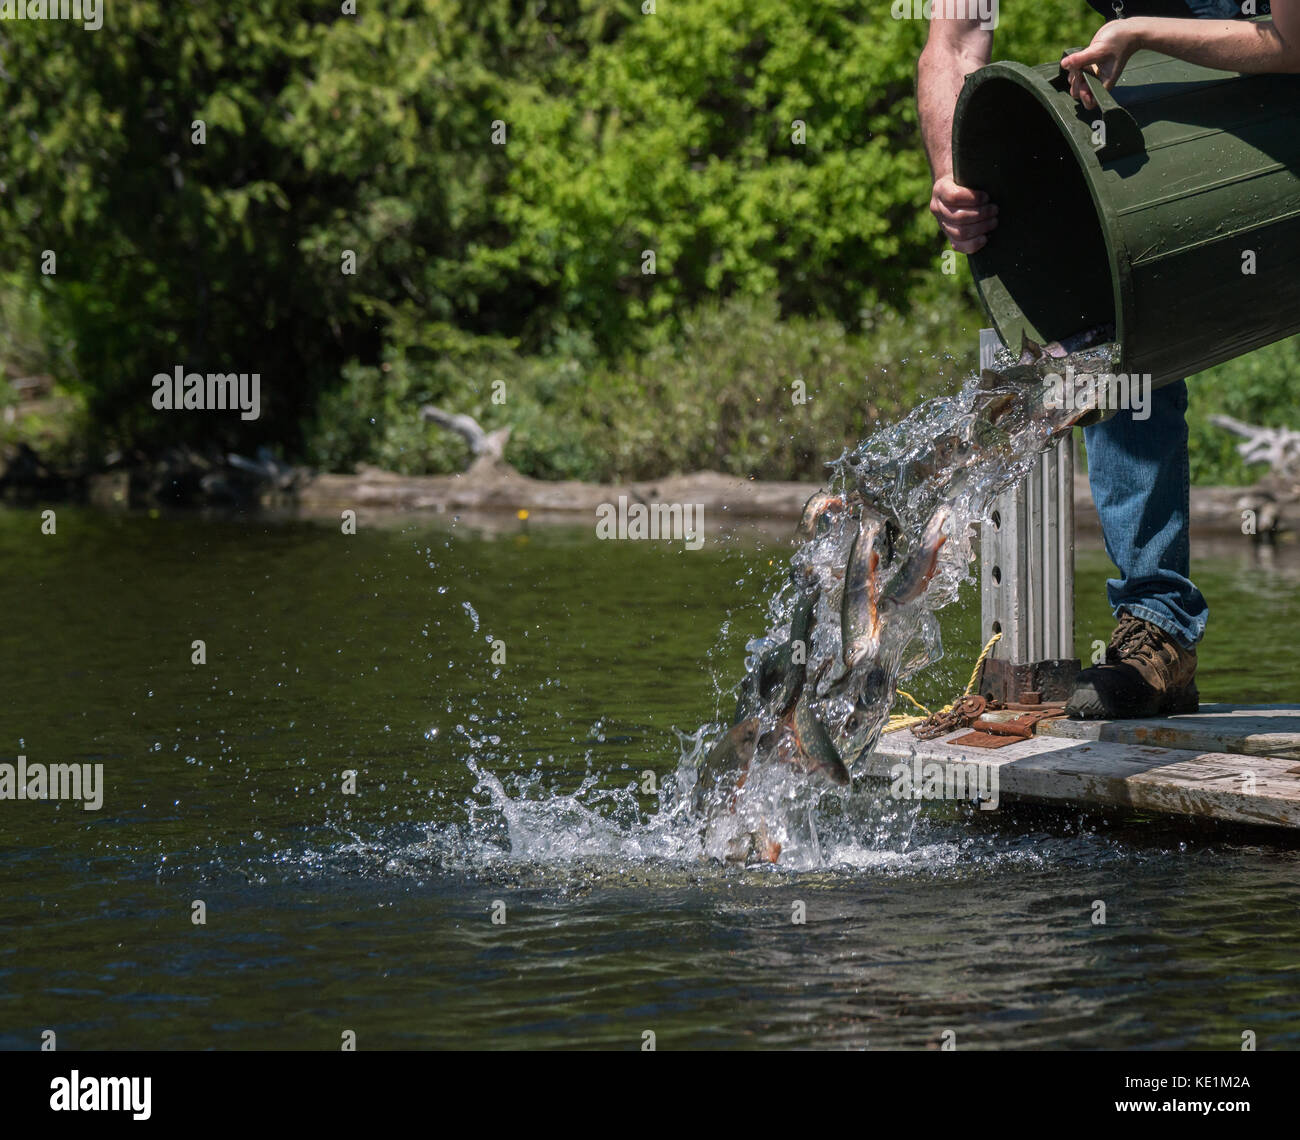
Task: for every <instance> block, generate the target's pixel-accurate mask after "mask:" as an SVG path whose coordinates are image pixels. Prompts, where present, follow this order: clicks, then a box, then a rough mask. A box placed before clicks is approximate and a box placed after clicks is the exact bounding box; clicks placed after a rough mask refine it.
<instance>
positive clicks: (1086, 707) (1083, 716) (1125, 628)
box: [1065, 611, 1199, 720]
mask: <svg viewBox="0 0 1300 1140" xmlns="http://www.w3.org/2000/svg"><path fill="white" fill-rule="evenodd" d="M1195 677H1196V650H1195V649H1184V648H1183V647H1182V646H1181V645H1179V644H1178V642H1177V641H1175V640H1174V639H1173V638H1172V637H1170V636H1169V634H1167V633H1165V631H1164V630H1163V629H1161V628H1160V627H1159V626H1155V625H1152V624H1151V623H1150V622H1149V621H1143V620H1142V619H1141V618H1138V617H1134V616H1133V615H1132V614H1131V613H1129V612H1128V611H1124V612H1123V613H1121V614H1120V617H1119V624H1118V625H1117V626H1116V627H1115V632H1114V633H1112V634H1111V635H1110V645H1108V646H1107V647H1106V661H1105V663H1104V664H1101V665H1094V666H1092V668H1090V669H1085V670H1083V672H1082V673H1080V674H1079V675H1078V676H1077V677H1076V678H1075V679H1074V691H1073V692H1072V693H1071V694H1070V699H1069V700H1068V701H1067V702H1066V705H1065V711H1066V713H1067V714H1068V715H1070V716H1072V717H1074V718H1075V719H1077V720H1127V719H1132V718H1134V717H1143V716H1169V715H1171V714H1172V713H1193V712H1195V711H1196V710H1197V708H1198V707H1199V703H1198V702H1199V696H1198V694H1197V692H1196V680H1195Z"/></svg>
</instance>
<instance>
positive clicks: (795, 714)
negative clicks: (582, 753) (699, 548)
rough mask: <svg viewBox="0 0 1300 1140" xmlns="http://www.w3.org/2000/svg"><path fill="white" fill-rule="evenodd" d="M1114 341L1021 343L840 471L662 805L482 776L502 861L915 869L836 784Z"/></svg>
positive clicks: (889, 811) (874, 812)
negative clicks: (735, 683)
mask: <svg viewBox="0 0 1300 1140" xmlns="http://www.w3.org/2000/svg"><path fill="white" fill-rule="evenodd" d="M1110 335H1111V332H1110V330H1109V329H1105V330H1091V331H1089V332H1087V333H1083V334H1080V335H1079V336H1077V337H1074V338H1070V340H1069V341H1067V342H1066V343H1065V344H1059V343H1058V344H1053V345H1049V346H1048V347H1047V348H1046V349H1042V348H1040V347H1039V346H1037V345H1033V344H1030V343H1028V342H1027V343H1026V346H1025V348H1024V350H1023V352H1022V354H1021V356H1020V357H1019V358H1018V359H1016V360H1013V359H1012V358H1011V357H1010V356H1009V354H1004V356H1003V357H1002V358H1001V359H1000V360H999V361H998V364H999V367H998V368H996V369H989V370H985V371H984V372H982V373H981V374H980V375H978V376H972V377H971V378H970V379H969V380H968V381H967V382H966V384H965V385H964V386H963V387H962V389H961V391H960V392H958V393H957V394H956V395H954V396H949V397H943V398H938V399H933V400H929V401H926V402H925V403H923V404H921V405H920V406H919V407H917V408H916V409H915V410H913V411H912V412H911V413H910V414H909V415H908V416H907V417H906V418H904V419H903V420H902V421H900V422H899V423H897V424H895V425H893V426H891V427H887V428H884V429H882V430H881V431H879V432H877V433H876V434H875V435H873V436H872V437H871V438H870V439H868V440H867V441H865V442H863V443H862V444H860V445H859V446H858V447H857V448H855V449H854V450H853V451H851V452H848V453H846V454H845V455H843V456H842V457H841V458H840V459H839V460H837V461H836V462H835V463H834V464H833V465H831V466H832V478H831V483H830V487H829V490H828V491H826V492H824V493H822V494H820V495H817V496H814V498H813V499H812V500H811V501H810V503H809V506H808V508H807V509H806V511H805V515H804V519H803V520H802V522H801V525H800V529H801V532H802V534H803V536H804V539H805V541H804V542H803V543H802V544H801V545H800V546H799V547H798V549H797V550H796V551H795V553H794V555H793V557H792V558H791V561H790V573H789V576H788V578H787V580H786V581H785V583H784V584H783V585H782V586H781V587H780V588H779V589H778V590H777V591H776V592H775V593H774V594H773V596H772V597H771V598H770V599H769V602H768V607H767V610H768V628H767V629H766V631H765V632H764V633H763V634H762V635H761V636H759V637H756V638H754V639H752V640H751V641H749V642H748V643H747V645H746V647H745V650H746V657H745V670H746V672H745V677H744V679H743V680H742V681H741V683H740V685H739V687H738V700H737V708H736V714H735V718H734V721H733V724H732V725H731V726H730V727H727V726H725V725H721V724H708V725H704V726H701V727H700V728H699V729H697V730H696V732H694V733H692V734H687V735H683V736H682V737H681V743H682V751H681V756H680V758H679V762H678V765H677V768H676V770H675V772H674V773H673V775H672V778H671V779H669V780H667V781H665V783H664V786H663V787H662V788H661V789H660V792H659V803H658V808H657V810H656V811H654V812H652V813H648V814H646V813H643V811H642V808H641V805H640V802H639V800H638V799H637V797H636V795H635V789H634V788H629V789H625V790H618V791H610V790H608V789H602V788H600V787H599V786H598V784H597V783H596V781H595V780H594V778H592V777H589V778H588V779H587V780H584V781H583V783H582V785H581V786H580V787H579V788H578V789H577V790H576V791H573V792H571V793H567V794H559V793H556V792H550V793H547V794H544V795H534V794H532V793H534V792H536V790H537V789H536V787H530V788H517V789H516V790H515V793H514V794H511V793H509V792H507V790H506V788H505V786H504V785H503V784H502V783H501V781H500V780H498V779H497V778H496V777H495V776H494V775H492V774H491V773H488V772H486V771H483V770H481V769H479V768H478V767H473V771H474V772H475V774H476V776H477V778H478V787H477V788H476V791H478V792H480V793H482V794H484V795H486V796H487V799H488V804H489V807H490V810H491V811H493V812H494V813H496V814H497V815H498V816H499V817H500V819H501V820H502V821H503V823H504V831H505V834H506V835H507V836H508V843H509V850H510V853H511V855H512V856H513V857H515V858H523V859H528V858H537V859H547V860H555V859H560V860H568V859H575V858H589V857H603V856H617V857H619V858H624V859H628V858H630V859H633V860H641V859H650V860H656V859H657V860H667V861H683V860H687V861H689V860H692V859H694V860H698V859H701V858H704V859H709V860H716V861H721V862H729V863H753V862H767V863H775V862H777V860H778V859H779V860H780V863H781V865H782V867H784V868H786V869H790V870H800V869H811V868H817V867H825V866H835V865H845V864H847V865H854V864H857V865H866V864H867V863H870V862H873V861H879V860H882V859H883V860H889V859H900V858H902V859H906V858H909V857H910V854H909V845H910V843H911V835H912V832H913V830H914V828H915V826H916V820H917V812H916V808H915V807H914V806H912V805H908V806H907V807H903V806H901V805H899V804H896V803H893V802H892V801H876V800H874V799H873V798H871V797H868V796H852V795H850V794H848V792H847V790H845V787H844V786H847V785H849V783H850V777H851V773H852V771H853V770H854V769H855V768H856V769H858V770H860V769H861V767H862V762H863V758H864V757H865V756H867V755H868V754H869V753H870V752H871V750H872V749H873V748H874V747H875V745H876V742H877V741H878V739H879V736H880V733H881V731H882V729H883V728H884V726H885V723H886V721H887V720H888V717H889V713H890V710H891V708H892V706H893V703H894V699H895V695H896V692H897V688H898V684H899V682H900V681H902V680H905V679H906V678H908V677H910V676H912V675H913V674H915V673H917V672H918V671H920V670H922V669H924V668H926V667H927V666H929V665H931V664H933V663H934V662H936V661H938V660H939V659H940V657H941V656H942V653H943V645H942V639H941V636H940V631H939V623H938V619H937V617H936V613H937V611H938V610H940V609H942V608H943V607H944V606H946V605H948V604H950V603H951V602H952V601H954V600H956V598H957V597H958V594H959V591H960V588H961V586H962V585H963V583H965V582H966V581H968V580H970V578H971V567H972V564H973V561H974V548H973V537H974V534H975V528H976V526H977V524H978V523H979V522H981V521H982V520H983V519H984V517H985V516H986V515H987V513H988V511H989V510H990V509H991V506H992V503H993V500H994V499H995V498H996V496H997V495H999V494H1001V493H1002V492H1003V491H1005V490H1007V489H1009V488H1010V487H1012V486H1014V485H1015V484H1016V483H1017V482H1018V481H1019V480H1021V479H1022V478H1023V477H1024V476H1025V475H1026V474H1028V472H1029V470H1030V469H1031V467H1032V465H1033V462H1034V460H1035V458H1036V457H1037V456H1038V455H1039V454H1040V453H1042V452H1043V451H1045V450H1047V449H1048V448H1049V447H1051V446H1052V445H1053V444H1054V443H1055V442H1056V441H1057V440H1059V439H1060V438H1062V437H1063V436H1064V435H1065V434H1066V433H1068V431H1069V430H1070V428H1071V427H1073V426H1074V425H1075V424H1076V423H1078V422H1079V421H1080V420H1081V419H1083V418H1084V417H1085V416H1087V415H1088V414H1089V413H1090V412H1092V411H1095V410H1096V409H1097V398H1098V397H1099V396H1100V394H1101V393H1102V392H1103V391H1104V388H1102V387H1090V388H1086V389H1085V390H1084V392H1085V394H1087V395H1088V396H1089V398H1090V399H1089V400H1081V399H1079V398H1078V396H1077V395H1076V394H1075V393H1071V398H1070V399H1068V400H1060V399H1059V396H1060V395H1061V394H1062V393H1061V390H1060V384H1061V381H1062V377H1063V376H1064V377H1069V376H1072V375H1077V376H1081V377H1097V376H1106V375H1109V374H1110V373H1111V371H1112V369H1113V362H1114V359H1115V355H1116V346H1115V345H1113V344H1110V343H1100V342H1104V341H1106V340H1108V338H1109V336H1110ZM1053 385H1056V387H1055V389H1053ZM1054 397H1055V398H1054ZM476 624H477V623H476ZM837 785H840V786H837ZM865 836H870V842H869V843H867V842H865V841H864V837H865Z"/></svg>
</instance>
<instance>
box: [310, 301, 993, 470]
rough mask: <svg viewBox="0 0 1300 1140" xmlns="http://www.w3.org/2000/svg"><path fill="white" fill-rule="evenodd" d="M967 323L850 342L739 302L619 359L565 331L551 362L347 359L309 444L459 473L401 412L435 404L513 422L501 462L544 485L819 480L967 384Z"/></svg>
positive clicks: (828, 328)
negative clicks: (685, 476) (695, 474)
mask: <svg viewBox="0 0 1300 1140" xmlns="http://www.w3.org/2000/svg"><path fill="white" fill-rule="evenodd" d="M964 315H965V314H964V313H963V314H961V315H959V316H958V317H953V316H952V315H951V314H950V313H949V312H947V311H946V308H945V307H940V306H937V305H933V304H931V305H922V306H918V307H917V308H916V309H914V310H913V311H912V312H911V313H910V314H908V315H907V316H906V317H903V316H900V315H899V314H897V313H894V312H893V311H892V310H887V311H883V312H881V313H880V314H879V315H878V316H877V318H876V319H875V321H874V322H873V327H872V329H871V331H870V332H868V333H858V334H850V333H847V332H846V331H845V330H844V328H843V326H842V325H840V324H839V322H838V321H836V320H834V319H833V318H820V319H808V318H802V317H791V318H787V319H785V320H782V319H780V317H779V313H778V306H777V304H776V301H775V299H773V298H766V299H757V300H755V299H750V298H735V299H733V300H732V301H730V302H727V303H725V304H720V305H717V304H710V305H706V306H704V307H703V308H701V309H700V310H699V311H697V312H696V313H694V314H692V315H690V316H689V317H688V318H687V320H686V321H685V322H684V327H683V331H682V335H681V337H680V338H679V339H678V341H677V342H676V343H675V344H673V345H664V346H662V347H658V348H655V349H653V350H651V351H650V352H648V353H646V354H642V355H636V356H633V355H631V354H629V355H628V356H626V357H625V358H623V359H620V360H616V361H614V362H612V363H604V362H602V361H601V359H600V357H599V354H598V353H596V351H595V350H594V348H593V346H592V344H591V342H590V340H589V339H587V338H583V337H573V338H568V339H567V340H566V341H564V342H563V343H562V344H561V345H559V346H558V348H557V350H556V351H555V352H552V353H550V354H548V355H546V356H536V355H520V354H518V353H515V352H513V351H510V350H509V349H507V348H504V347H500V346H498V348H497V350H496V351H494V352H490V353H489V352H485V351H482V350H478V351H475V352H472V353H469V354H466V355H464V356H461V357H455V356H454V355H452V354H448V355H447V356H445V357H444V358H442V359H441V360H440V361H439V362H438V363H437V364H435V365H434V366H432V367H427V366H426V367H422V366H420V365H419V364H417V363H415V362H413V361H411V360H409V359H403V360H395V361H393V362H390V365H389V370H388V371H387V372H384V371H383V370H382V369H381V368H373V367H364V366H361V365H353V366H351V367H349V368H348V369H347V371H346V375H347V378H348V379H347V385H346V386H345V388H344V389H342V390H341V391H340V392H339V393H338V394H337V396H331V397H329V398H328V400H327V403H326V404H325V406H324V407H323V410H322V415H321V417H320V420H319V423H318V425H317V428H316V433H315V435H314V437H313V438H314V440H315V441H316V443H315V446H316V449H317V453H318V454H319V455H320V456H321V460H322V463H323V465H324V466H328V467H334V468H339V467H345V466H349V465H351V464H353V463H356V462H358V461H361V460H363V459H367V458H369V457H370V456H372V455H377V456H378V461H379V462H380V463H381V465H382V466H385V467H388V468H390V469H392V470H397V471H401V472H404V473H413V472H419V471H426V470H438V471H453V470H459V469H460V468H461V467H463V465H464V462H465V449H464V446H463V444H461V443H460V442H459V441H458V440H457V439H456V438H455V437H453V436H450V435H449V434H448V433H444V432H440V431H438V429H436V428H432V427H427V426H424V425H418V424H416V422H415V421H414V417H413V416H412V415H411V414H410V412H409V409H410V408H412V407H418V405H419V404H420V403H424V402H426V401H431V402H434V403H437V404H440V405H442V406H445V407H454V408H455V409H457V410H458V411H465V412H468V413H470V414H471V415H473V416H475V418H476V419H478V420H479V422H480V423H482V424H483V425H484V426H485V427H487V428H489V429H491V428H496V427H500V426H503V425H506V424H508V425H510V427H511V428H512V434H511V440H510V445H509V447H508V448H507V451H506V456H507V458H508V459H509V460H510V462H511V463H512V464H514V465H515V466H517V467H518V468H519V469H520V470H522V471H526V472H528V473H530V474H534V475H538V476H542V477H546V478H581V479H597V480H609V481H612V480H623V479H646V478H653V477H656V476H659V475H662V474H664V473H665V472H670V471H686V470H696V469H701V468H710V469H713V470H718V471H725V472H729V473H731V474H735V475H742V476H753V477H756V478H780V479H809V480H818V479H821V478H823V477H824V475H825V470H824V466H823V465H824V464H825V463H826V462H828V461H829V460H831V459H834V458H835V457H836V456H838V455H839V454H840V452H841V451H842V449H843V448H844V447H846V446H849V445H851V444H853V443H855V442H856V441H857V440H858V439H860V438H861V437H862V436H863V435H864V434H866V432H867V431H868V430H869V429H870V427H871V426H872V425H873V424H874V423H876V422H877V421H878V420H881V419H885V420H889V419H894V418H897V417H899V416H901V415H903V414H905V413H906V411H907V410H908V408H910V407H911V405H912V404H913V403H915V401H916V400H917V399H919V398H921V397H922V396H925V395H930V394H933V393H935V392H937V391H940V390H951V389H952V388H953V387H955V386H956V385H957V384H958V383H960V380H961V377H962V376H964V375H965V373H966V371H967V370H968V369H969V368H970V367H971V365H972V363H973V349H974V345H975V333H974V332H973V331H972V329H973V328H974V327H975V326H973V325H971V324H969V323H964V322H963V320H962V316H964ZM946 344H961V345H965V346H967V348H968V349H969V350H970V351H968V352H967V353H966V354H965V357H964V358H960V359H954V358H952V357H949V356H946V355H944V354H942V353H940V352H936V351H935V346H936V345H946ZM494 393H498V394H499V398H500V400H501V402H494V400H493V395H494ZM804 398H806V403H797V402H796V401H797V400H803V399H804ZM371 415H373V416H374V423H373V424H370V423H369V422H368V417H369V416H371Z"/></svg>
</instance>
